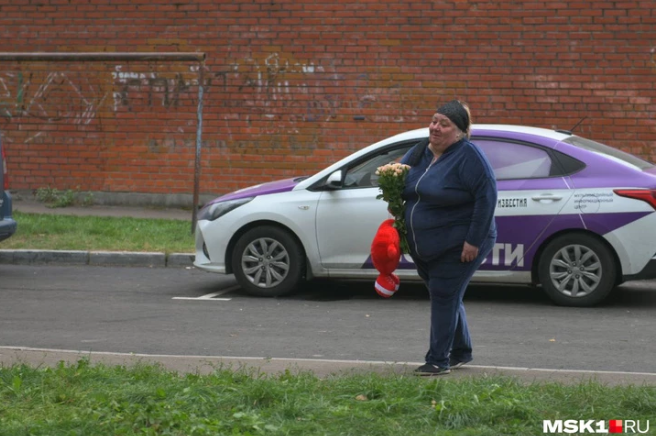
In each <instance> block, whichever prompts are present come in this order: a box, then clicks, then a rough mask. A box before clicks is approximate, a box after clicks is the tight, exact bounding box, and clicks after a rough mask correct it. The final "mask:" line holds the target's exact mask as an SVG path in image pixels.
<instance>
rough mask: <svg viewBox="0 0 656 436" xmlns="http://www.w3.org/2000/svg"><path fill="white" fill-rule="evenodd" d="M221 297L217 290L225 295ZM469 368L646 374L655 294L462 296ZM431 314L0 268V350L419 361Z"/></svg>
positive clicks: (166, 276) (190, 283)
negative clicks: (593, 301) (602, 298)
mask: <svg viewBox="0 0 656 436" xmlns="http://www.w3.org/2000/svg"><path fill="white" fill-rule="evenodd" d="M226 291H227V292H226ZM465 304H466V308H467V311H468V319H469V323H470V327H471V332H472V336H473V339H474V347H475V362H474V363H475V364H476V365H483V366H499V367H520V368H545V369H558V370H563V369H566V370H582V371H590V370H592V371H628V372H640V373H656V342H655V341H654V332H656V316H654V315H655V314H656V282H653V281H645V282H634V283H632V284H626V285H623V286H622V287H621V292H620V293H618V295H617V297H616V298H614V299H612V300H611V301H610V302H609V303H608V304H606V305H604V306H601V307H596V308H564V307H558V306H554V305H552V304H551V302H550V301H549V300H548V299H547V298H546V297H545V296H543V295H542V293H541V292H539V291H536V290H531V289H530V288H525V287H490V286H485V287H483V286H472V287H471V288H470V289H469V290H468V294H467V297H466V301H465ZM428 316H429V302H428V297H427V294H426V292H425V291H424V289H423V288H422V287H421V286H419V285H410V284H407V283H404V284H402V289H401V290H400V291H399V292H398V293H397V294H396V295H394V297H392V298H391V299H383V298H381V297H379V296H378V295H377V294H376V293H375V291H374V290H373V287H372V283H368V282H313V283H311V284H310V285H308V286H306V288H305V289H303V290H302V291H300V292H299V293H297V294H295V295H293V296H290V297H284V298H275V299H266V298H255V297H249V296H247V295H244V294H242V293H241V292H240V291H239V289H238V286H235V282H234V279H233V278H232V277H223V276H218V275H213V274H209V273H206V272H202V271H199V270H195V269H178V268H176V269H171V268H125V267H122V268H120V267H119V268H112V267H91V266H79V267H71V266H22V265H0V346H2V347H32V348H47V349H64V350H81V351H91V352H118V353H144V354H163V355H191V356H241V357H258V358H263V357H264V358H282V359H290V358H291V359H327V360H365V361H386V362H422V361H423V355H424V353H425V351H426V347H427V341H428Z"/></svg>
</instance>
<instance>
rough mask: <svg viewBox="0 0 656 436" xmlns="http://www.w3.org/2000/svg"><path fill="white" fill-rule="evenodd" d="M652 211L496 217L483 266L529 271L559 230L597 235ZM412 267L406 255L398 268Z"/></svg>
mask: <svg viewBox="0 0 656 436" xmlns="http://www.w3.org/2000/svg"><path fill="white" fill-rule="evenodd" d="M650 213H653V212H627V213H604V214H588V215H586V214H581V215H578V214H568V215H559V216H545V215H535V216H512V217H496V218H495V219H496V223H497V230H498V234H499V236H498V237H497V243H496V244H495V248H494V249H493V251H492V253H491V254H490V255H489V256H488V257H487V258H486V260H485V262H484V263H483V265H481V268H480V269H481V270H485V271H507V270H515V271H530V270H531V266H532V263H533V259H534V258H535V254H536V252H537V250H538V248H539V247H540V246H542V244H544V242H545V241H546V240H547V239H548V238H550V237H551V236H553V235H554V234H556V233H559V232H561V231H564V230H577V229H587V230H588V231H591V232H594V233H596V234H598V235H605V234H607V233H610V232H612V231H614V230H616V229H618V228H620V227H623V226H625V225H627V224H630V223H632V222H634V221H636V220H638V219H640V218H642V217H644V216H647V215H649V214H650ZM584 223H585V226H584ZM519 245H523V254H524V255H523V257H522V256H518V254H519V253H520V251H518V246H519ZM408 259H409V256H408ZM362 268H363V269H372V268H374V266H373V263H372V262H371V257H368V258H367V260H366V261H365V262H364V264H363V265H362ZM413 268H415V266H414V263H412V262H410V261H406V260H405V259H404V258H402V259H401V262H400V263H399V267H398V269H413Z"/></svg>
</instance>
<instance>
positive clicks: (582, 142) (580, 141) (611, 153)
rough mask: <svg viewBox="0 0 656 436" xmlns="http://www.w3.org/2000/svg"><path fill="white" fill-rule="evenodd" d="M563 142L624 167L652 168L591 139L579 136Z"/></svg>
mask: <svg viewBox="0 0 656 436" xmlns="http://www.w3.org/2000/svg"><path fill="white" fill-rule="evenodd" d="M563 142H567V143H568V144H572V145H575V146H576V147H579V148H582V149H584V150H588V151H591V152H593V153H597V154H602V155H604V156H606V157H608V158H610V159H612V160H614V161H616V162H619V163H623V164H624V165H630V166H631V167H633V168H636V167H637V168H639V169H640V170H647V169H650V168H653V167H654V164H653V163H651V162H648V161H646V160H643V159H640V158H639V157H637V156H633V155H632V154H629V153H626V152H624V151H622V150H619V149H617V148H613V147H610V146H608V145H605V144H601V143H599V142H596V141H592V140H591V139H586V138H581V137H580V136H576V135H573V136H570V137H569V138H567V139H565V140H563Z"/></svg>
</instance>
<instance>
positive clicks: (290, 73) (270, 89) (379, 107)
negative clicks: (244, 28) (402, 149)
mask: <svg viewBox="0 0 656 436" xmlns="http://www.w3.org/2000/svg"><path fill="white" fill-rule="evenodd" d="M211 78H212V79H211V83H210V84H208V85H210V86H209V87H210V88H211V89H212V97H211V98H212V99H215V100H218V101H220V103H219V104H220V105H221V106H222V107H223V108H224V110H223V115H222V117H223V126H222V128H223V131H224V132H226V140H225V141H222V142H221V144H222V147H225V148H227V149H230V150H233V151H240V150H243V149H245V148H247V147H248V146H249V145H250V144H251V142H255V141H258V140H260V139H261V138H265V137H266V140H267V141H268V143H270V144H271V146H272V147H276V148H281V147H283V148H287V147H288V148H291V149H294V150H296V149H314V148H318V147H320V146H322V145H323V144H321V143H320V142H318V141H321V140H322V138H324V137H325V136H326V135H325V131H324V129H325V128H326V126H325V123H328V122H333V121H346V122H353V121H359V120H367V121H373V122H388V123H401V122H416V121H417V120H418V113H419V111H420V109H421V107H422V106H423V104H424V102H423V100H422V98H421V95H420V94H419V93H418V92H417V91H413V90H412V89H407V88H404V87H402V86H401V84H400V83H397V82H395V81H393V80H391V79H389V78H385V79H381V78H376V77H373V76H372V74H368V73H359V74H351V75H347V74H343V73H339V72H338V69H337V68H336V67H335V65H334V63H333V62H332V61H324V62H314V61H299V60H295V59H294V58H293V57H292V56H287V55H283V54H279V53H267V52H265V53H264V54H263V55H262V56H260V57H246V58H242V59H237V60H232V61H230V62H228V65H227V67H226V68H225V69H223V70H221V71H220V72H215V73H213V74H211ZM345 84H348V85H345ZM234 121H241V122H245V123H246V125H248V126H253V125H257V126H258V127H259V128H258V129H253V133H252V134H251V135H250V136H251V138H252V141H239V140H233V138H232V136H233V132H232V127H231V125H233V124H235V123H234ZM262 126H264V127H262ZM299 138H301V139H299ZM356 146H358V147H359V146H362V144H356Z"/></svg>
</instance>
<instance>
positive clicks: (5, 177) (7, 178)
mask: <svg viewBox="0 0 656 436" xmlns="http://www.w3.org/2000/svg"><path fill="white" fill-rule="evenodd" d="M0 149H1V150H2V174H3V175H4V180H5V187H4V190H5V191H6V190H8V189H9V176H8V175H7V159H6V158H7V155H6V154H5V149H4V148H0Z"/></svg>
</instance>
